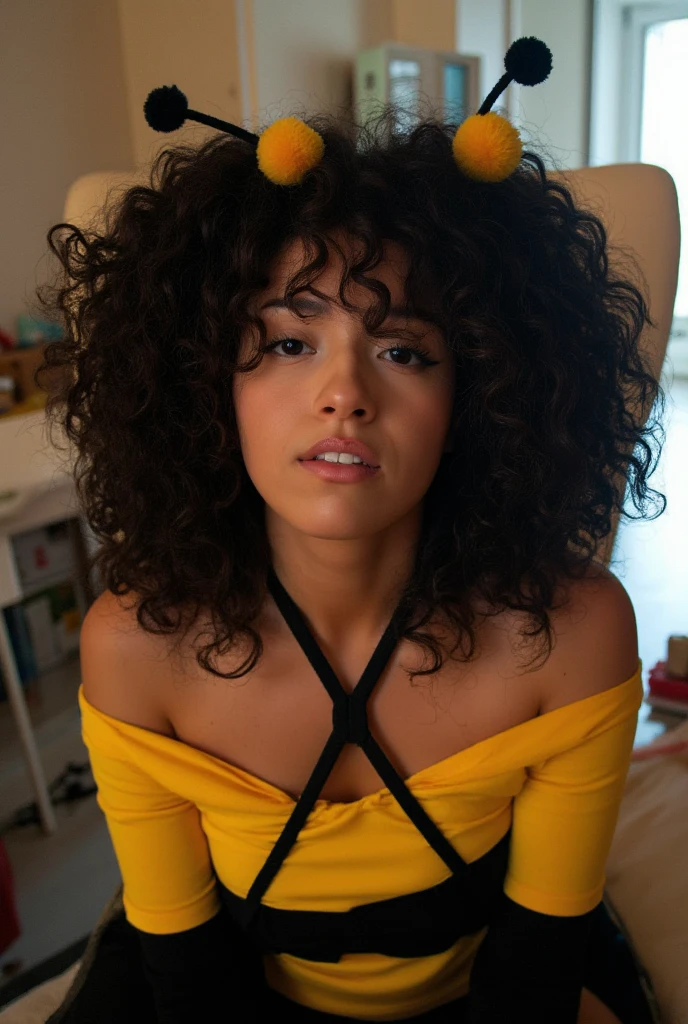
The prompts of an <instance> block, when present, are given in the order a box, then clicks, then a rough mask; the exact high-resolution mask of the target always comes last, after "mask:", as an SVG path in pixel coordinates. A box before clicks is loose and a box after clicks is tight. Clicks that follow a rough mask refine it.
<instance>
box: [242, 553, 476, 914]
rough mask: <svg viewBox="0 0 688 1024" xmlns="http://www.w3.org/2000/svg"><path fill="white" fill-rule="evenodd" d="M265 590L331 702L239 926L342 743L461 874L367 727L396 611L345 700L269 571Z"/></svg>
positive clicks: (460, 864)
mask: <svg viewBox="0 0 688 1024" xmlns="http://www.w3.org/2000/svg"><path fill="white" fill-rule="evenodd" d="M268 586H269V589H270V593H271V594H272V596H273V598H274V600H275V603H276V604H277V607H278V608H279V610H280V612H281V613H282V615H283V617H284V619H285V622H286V623H287V625H288V626H289V628H290V629H291V631H292V632H293V634H294V636H295V637H296V640H297V641H298V643H299V644H300V646H301V648H302V650H303V652H304V654H305V655H306V657H307V658H308V660H309V662H310V663H311V665H312V666H313V668H314V670H315V672H316V673H317V675H318V677H319V678H320V681H321V682H322V684H323V686H324V687H325V689H326V690H327V692H328V693H329V695H330V697H331V698H332V702H333V708H332V732H331V734H330V736H329V739H328V740H327V743H326V744H325V747H324V749H323V752H322V754H321V755H320V757H319V758H318V761H317V764H316V766H315V768H314V769H313V772H312V774H311V776H310V778H309V780H308V782H307V783H306V785H305V787H304V790H303V792H302V794H301V796H300V797H299V799H298V801H297V803H296V806H295V807H294V810H293V811H292V813H291V815H290V817H289V820H288V821H287V823H286V825H285V827H284V829H283V831H282V834H281V835H280V837H279V839H278V840H277V842H276V843H275V845H274V847H273V849H272V851H271V852H270V855H269V856H268V858H267V860H266V862H265V864H264V865H263V867H262V868H261V870H260V871H259V873H258V875H257V876H256V878H255V880H254V882H253V885H252V886H251V888H250V890H249V892H248V894H247V896H246V900H245V906H244V911H243V914H242V917H243V918H244V920H245V923H246V924H247V925H249V924H250V923H251V921H252V920H253V918H254V916H255V914H256V912H257V910H258V908H259V906H260V901H261V899H262V897H263V896H264V894H265V893H266V891H267V890H268V888H269V886H270V884H271V882H272V880H273V879H274V877H275V875H276V874H277V872H278V870H279V868H280V866H281V865H282V863H283V861H284V859H285V857H286V856H287V854H288V853H289V851H290V849H291V848H292V846H293V845H294V843H295V842H296V840H297V838H298V834H299V832H300V831H301V829H302V827H303V825H304V823H305V822H306V820H307V818H308V815H309V814H310V812H311V810H312V808H313V805H314V804H315V801H316V800H317V799H318V795H319V793H320V791H321V790H322V787H323V786H324V784H325V782H326V780H327V778H328V776H329V774H330V772H331V771H332V768H333V767H334V764H335V762H336V760H337V758H338V756H339V754H340V752H341V750H342V748H343V747H344V744H345V743H356V744H357V745H358V746H359V747H360V748H361V749H362V750H363V751H364V753H365V754H366V756H367V757H368V760H369V761H370V762H371V764H372V765H373V767H374V768H375V770H376V771H377V773H378V774H379V776H380V777H381V778H382V780H383V781H384V783H385V785H386V786H387V788H388V789H389V790H390V792H391V793H392V794H393V795H394V797H395V798H396V799H397V801H398V802H399V804H400V805H401V807H402V809H403V810H404V811H405V812H406V814H407V815H408V817H409V818H410V819H411V821H412V822H413V824H414V825H415V826H416V828H417V829H418V830H419V831H420V832H421V834H422V835H423V837H424V838H425V839H426V840H427V842H428V843H429V844H430V846H431V847H432V848H433V850H435V852H436V853H437V855H438V856H439V857H440V858H441V859H442V860H443V861H444V863H445V864H446V865H447V866H448V867H449V868H450V870H451V871H452V872H453V873H454V874H455V875H461V874H464V873H467V869H468V865H467V864H466V862H465V861H464V860H463V858H462V857H460V856H459V854H458V853H457V852H456V850H455V849H454V847H453V846H452V845H451V843H450V842H449V840H448V839H447V838H446V837H445V836H444V835H443V834H442V832H441V831H440V829H439V828H438V827H437V825H436V824H435V822H434V821H433V820H432V818H430V817H429V815H428V814H427V813H426V811H425V810H424V809H423V807H422V806H421V804H420V803H419V802H418V800H416V798H415V797H414V795H413V793H411V791H410V790H409V789H408V788H407V786H406V785H405V783H404V781H403V779H402V778H401V777H400V776H399V774H398V773H397V771H396V769H395V768H394V766H393V765H392V763H391V762H390V761H389V759H388V758H387V756H386V755H385V753H384V751H383V750H382V749H381V748H380V746H379V745H378V743H377V742H376V741H375V739H374V738H373V736H372V735H371V733H370V729H369V727H368V716H367V711H366V702H367V700H368V697H369V696H370V694H371V693H372V690H373V687H374V686H375V684H376V683H377V681H378V679H379V678H380V675H381V674H382V671H383V669H384V667H385V665H386V664H387V663H388V661H389V659H390V657H391V655H392V652H393V651H394V648H395V647H396V645H397V642H398V639H399V636H400V633H401V627H402V622H401V608H400V606H399V607H397V609H396V610H395V612H394V614H393V615H392V618H391V620H390V622H389V625H388V626H387V628H386V630H385V632H384V633H383V635H382V638H381V639H380V642H379V643H378V645H377V647H376V648H375V650H374V652H373V654H372V657H371V658H370V661H369V662H368V664H367V666H366V668H365V670H364V672H363V675H362V676H361V678H360V680H359V682H358V684H357V685H356V687H355V688H354V690H353V691H352V692H351V693H350V694H348V693H347V692H346V690H345V689H344V688H343V686H342V684H341V683H340V681H339V679H338V678H337V676H336V675H335V673H334V671H333V670H332V667H331V665H330V664H329V662H328V661H327V659H326V657H325V655H324V654H323V653H322V651H321V649H320V647H319V646H318V644H317V643H316V641H315V639H314V637H313V635H312V634H311V632H310V630H309V629H308V626H307V625H306V622H305V620H304V618H303V615H302V614H301V612H300V610H299V608H298V607H297V605H296V604H295V603H294V601H293V600H292V598H291V597H290V596H289V594H288V593H287V591H286V590H285V589H284V587H283V586H282V584H281V583H280V581H279V579H278V578H277V575H276V574H275V572H274V570H273V569H272V568H270V570H269V575H268Z"/></svg>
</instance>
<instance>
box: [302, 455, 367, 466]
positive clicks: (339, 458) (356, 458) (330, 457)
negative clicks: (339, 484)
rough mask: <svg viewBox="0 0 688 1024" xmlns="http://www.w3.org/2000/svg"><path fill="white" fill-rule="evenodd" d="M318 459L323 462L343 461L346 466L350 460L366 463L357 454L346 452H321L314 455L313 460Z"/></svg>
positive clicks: (349, 463)
mask: <svg viewBox="0 0 688 1024" xmlns="http://www.w3.org/2000/svg"><path fill="white" fill-rule="evenodd" d="M318 459H320V460H322V461H324V462H343V463H345V464H346V465H347V466H350V465H351V463H352V462H353V463H360V464H362V465H364V466H367V465H368V463H367V462H363V459H361V458H359V456H358V455H350V454H349V453H348V452H323V453H322V455H316V456H315V458H314V459H313V461H314V462H316V461H317V460H318Z"/></svg>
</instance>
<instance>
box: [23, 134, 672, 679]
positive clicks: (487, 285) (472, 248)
mask: <svg viewBox="0 0 688 1024" xmlns="http://www.w3.org/2000/svg"><path fill="white" fill-rule="evenodd" d="M305 120H307V123H309V124H310V125H311V126H312V127H313V128H315V129H316V130H317V131H319V132H320V133H321V135H322V136H323V138H324V140H325V155H324V158H323V160H322V162H321V163H320V164H319V166H318V167H316V168H315V169H314V170H312V171H311V172H309V173H308V175H307V176H306V178H305V179H304V181H303V183H302V184H301V185H300V186H298V187H294V188H284V187H281V186H278V185H274V184H271V183H270V182H269V181H268V180H267V179H266V178H265V177H264V176H263V174H262V173H261V172H260V171H259V169H258V167H257V164H256V152H255V148H254V147H252V146H251V145H250V144H249V143H244V142H241V141H239V140H237V139H234V138H232V137H230V136H227V135H224V134H222V135H218V136H216V137H213V138H212V139H210V140H209V141H207V142H205V143H203V144H201V145H200V146H197V147H192V146H188V145H178V146H175V147H169V148H166V149H164V150H163V151H162V152H161V153H160V154H159V156H158V157H157V159H156V160H155V162H154V164H153V167H152V170H151V174H150V179H149V183H148V184H146V185H145V186H144V185H141V186H135V187H131V188H129V189H128V190H127V191H126V192H125V193H124V194H123V195H121V196H120V197H118V199H117V201H116V202H114V203H110V204H109V205H108V207H107V209H106V211H105V221H104V226H103V227H102V228H99V229H93V230H90V231H88V232H87V231H82V230H80V229H79V228H78V227H75V226H74V225H70V224H57V225H55V226H54V227H53V228H51V230H50V232H49V233H48V244H49V247H50V249H51V251H52V252H53V253H54V254H55V256H56V257H57V258H58V260H59V263H60V268H59V277H58V279H57V280H54V281H52V282H51V283H50V284H49V285H48V286H47V287H45V288H43V289H39V293H38V299H39V304H40V306H41V308H42V309H43V310H44V311H47V312H48V313H49V314H50V315H52V316H54V315H55V314H57V315H58V318H59V319H60V320H61V321H62V322H63V323H64V326H65V335H64V338H63V339H62V340H60V341H54V342H52V343H51V344H49V345H48V346H47V348H46V351H45V360H44V362H43V364H42V365H41V366H40V367H39V369H38V370H37V372H36V381H37V382H40V381H42V380H43V378H44V376H45V379H46V380H48V381H49V386H48V387H46V388H45V390H46V391H48V398H47V406H46V417H47V421H48V424H49V426H50V428H51V435H52V427H53V425H54V424H56V423H59V425H60V427H61V428H62V429H63V430H64V431H65V433H66V435H67V437H68V438H69V440H70V441H71V442H72V444H73V445H74V446H75V448H76V453H77V460H76V463H75V465H74V469H73V473H74V478H75V483H76V486H77V491H78V494H79V498H80V502H81V504H82V508H83V510H84V514H85V516H86V518H87V521H88V523H89V525H90V527H91V529H92V530H93V532H94V534H95V537H96V538H97V540H98V542H99V549H98V550H97V552H96V554H95V555H93V556H92V558H91V562H90V565H91V567H93V565H96V566H97V568H98V571H99V574H100V577H101V580H102V582H103V584H104V586H105V587H106V588H108V589H109V590H111V591H112V592H114V593H115V594H119V595H125V594H128V593H130V592H133V593H134V594H135V596H136V602H135V607H136V615H137V620H138V622H139V625H140V626H141V627H142V628H143V629H145V630H147V631H148V632H150V633H155V634H158V635H163V634H166V635H170V636H172V637H173V638H174V637H177V638H178V643H181V639H182V638H183V636H186V634H187V633H188V630H189V629H190V628H191V626H192V625H193V624H194V623H197V621H198V616H199V613H200V612H201V610H203V611H204V612H208V614H209V621H210V623H211V629H210V633H209V634H205V635H206V637H208V636H209V640H208V642H207V643H206V644H205V645H201V646H200V647H199V648H198V649H197V651H196V658H197V661H198V663H199V665H201V666H202V667H203V668H204V669H206V670H207V671H209V672H212V673H213V674H215V675H218V676H221V677H222V678H226V679H235V678H238V677H239V676H242V675H244V674H246V673H247V672H248V671H250V670H251V669H252V668H253V667H254V666H255V664H256V662H257V660H258V659H259V657H260V655H261V654H262V651H263V645H262V641H261V637H260V635H259V634H258V632H257V630H256V629H255V622H256V618H257V616H258V613H259V612H260V610H261V608H262V606H263V603H264V600H265V596H266V587H267V570H268V566H269V563H270V551H269V546H268V543H267V538H266V533H265V525H264V514H263V500H262V498H261V497H260V496H259V494H258V492H257V491H256V489H255V487H254V486H253V484H252V482H251V480H250V478H249V477H248V474H247V472H246V469H245V467H244V463H243V460H242V456H241V449H240V446H239V440H238V432H237V422H236V418H235V411H234V408H233V405H232V397H231V396H232V388H231V386H230V385H231V378H232V375H233V374H235V373H240V372H245V371H246V370H249V369H252V368H254V367H255V366H257V365H258V363H259V361H260V359H261V358H262V349H261V350H260V351H258V352H257V353H256V354H255V355H254V356H253V357H252V359H251V361H250V362H248V363H247V362H244V363H241V362H240V360H239V344H240V339H241V337H242V333H243V332H244V331H245V329H246V328H247V327H249V326H250V325H252V324H257V326H258V327H259V329H260V330H261V337H262V338H263V339H264V338H265V334H264V328H263V327H262V324H260V323H259V322H257V321H256V320H255V319H253V318H252V315H251V311H250V300H251V298H252V297H253V296H254V295H255V294H256V292H257V291H258V290H259V289H262V288H264V287H265V286H266V284H267V283H268V271H269V269H270V268H271V266H272V265H273V264H274V260H275V258H276V257H277V256H278V255H279V254H280V252H282V251H283V249H284V247H285V246H286V245H287V244H288V243H290V242H291V241H294V240H295V239H301V240H303V241H304V242H305V244H306V251H307V252H308V253H310V257H309V262H308V263H307V265H306V266H304V267H302V268H301V271H300V273H298V274H297V275H295V277H294V278H293V279H292V281H291V284H290V287H289V289H288V296H290V297H293V295H294V292H295V290H296V288H302V287H303V286H304V285H305V284H306V283H308V282H309V281H311V280H313V279H314V278H315V277H316V276H317V274H318V272H319V271H320V270H321V269H322V268H323V267H324V266H325V264H326V263H327V260H328V254H329V252H330V251H331V246H332V244H333V236H334V235H335V234H339V235H341V233H342V232H344V233H345V235H346V236H347V237H349V238H351V239H352V240H355V241H356V243H357V244H356V246H354V247H353V248H354V249H355V252H356V256H355V259H354V258H352V260H350V262H349V264H347V266H346V267H345V270H344V273H343V277H342V284H341V288H340V297H341V298H342V300H343V301H346V283H347V281H349V280H353V281H356V282H359V283H363V284H364V285H365V286H366V287H368V288H370V289H371V291H372V293H373V295H372V297H373V303H372V305H371V307H370V309H369V311H368V312H367V314H366V326H367V328H368V330H369V331H370V332H372V333H375V332H376V331H378V330H380V329H381V324H382V322H383V320H384V318H385V316H386V313H387V310H388V308H389V293H388V291H387V289H386V288H385V287H384V285H382V284H381V283H380V282H379V281H376V280H375V278H374V276H371V272H373V271H374V269H375V266H376V265H377V264H378V263H379V262H380V260H381V259H382V258H383V244H384V243H385V241H386V240H391V241H394V242H396V243H398V244H399V245H400V246H402V248H403V249H404V251H405V252H406V253H407V254H408V255H409V257H410V261H409V264H410V270H409V275H408V279H407V282H406V288H407V293H408V298H409V301H410V303H411V305H412V307H413V308H414V309H415V310H416V311H418V312H419V313H420V314H421V315H422V316H423V317H424V318H425V319H430V320H432V321H433V322H435V323H437V324H439V325H440V326H441V328H442V331H443V332H444V337H445V339H446V343H447V345H448V346H450V347H451V349H452V350H453V353H454V357H455V366H456V386H455V401H454V420H453V422H454V444H453V451H452V452H451V453H450V454H448V455H445V456H443V458H442V461H441V464H440V466H439V468H438V471H437V473H436V476H435V478H434V480H433V482H432V484H431V486H430V488H429V490H428V492H427V495H426V498H425V501H424V507H423V518H422V527H421V536H420V538H419V543H418V546H417V552H416V554H415V561H414V566H413V570H412V573H411V576H410V578H409V579H408V581H407V584H406V587H405V590H404V592H403V594H402V598H401V599H402V602H403V603H404V607H405V608H406V609H407V611H408V617H407V619H406V628H405V630H404V632H403V634H402V635H403V636H404V637H406V638H407V639H408V640H411V641H413V642H415V643H417V644H420V645H421V646H422V647H424V648H425V649H427V650H428V651H429V652H430V653H431V654H432V656H433V662H432V664H431V666H430V667H429V668H425V669H424V670H423V671H422V672H416V673H412V676H413V675H429V674H432V673H434V672H436V671H437V670H438V669H439V668H440V667H441V665H442V664H443V654H444V653H445V652H444V651H443V649H442V648H441V647H440V645H439V644H438V641H437V639H436V637H434V636H433V635H432V634H431V633H430V632H427V631H426V632H424V631H423V627H424V626H425V625H427V623H428V622H429V621H430V619H431V616H433V614H434V613H435V612H437V611H441V612H443V613H444V615H445V617H446V620H447V621H448V622H449V623H450V624H451V627H452V631H453V632H455V638H456V644H455V646H454V647H453V648H452V650H451V652H450V653H451V654H452V655H453V654H454V652H455V651H456V650H457V649H458V648H461V651H462V654H463V655H464V658H463V659H462V658H461V657H460V656H459V660H466V661H469V660H471V659H472V658H473V656H474V653H475V633H474V628H473V627H474V624H475V621H476V614H477V613H476V600H479V601H480V602H481V603H482V605H483V607H485V606H487V607H489V608H490V609H493V610H494V614H497V613H498V612H500V611H503V610H505V609H507V608H508V609H513V610H515V611H518V612H521V613H526V616H527V618H528V620H529V622H530V624H531V625H532V626H533V628H532V629H530V630H528V629H525V630H524V632H523V634H522V636H523V637H524V638H525V637H528V638H535V637H538V636H540V635H541V634H543V633H544V634H545V639H546V645H547V655H546V658H547V657H549V654H550V653H551V650H552V628H551V623H550V618H549V615H548V611H549V610H552V609H553V608H554V607H556V604H555V600H556V595H557V593H558V591H559V584H560V583H561V581H565V580H573V579H580V578H582V577H583V576H584V575H586V571H587V569H588V567H589V566H590V564H591V562H592V561H593V560H594V558H595V555H596V553H597V551H598V549H599V544H600V542H601V541H603V540H604V538H605V537H607V536H608V535H609V534H610V532H611V530H612V514H613V512H614V511H615V510H616V511H618V512H620V513H621V514H623V515H626V516H627V517H628V518H641V517H640V516H636V517H634V516H630V515H629V514H628V513H627V512H625V510H624V509H623V505H624V498H625V492H626V489H627V488H628V491H629V494H630V496H631V498H632V500H633V504H634V506H635V508H636V509H637V510H639V511H642V510H643V504H644V502H645V501H646V500H647V497H648V492H649V493H651V494H653V495H657V496H658V497H660V498H661V499H662V501H663V505H662V507H661V509H660V511H659V512H657V513H656V516H657V515H660V514H661V513H662V512H663V511H664V508H665V506H666V499H665V497H664V495H662V494H661V493H660V492H657V491H653V490H652V489H649V488H648V486H647V482H646V481H647V477H648V476H649V475H650V474H651V472H652V471H653V470H654V467H653V466H652V449H651V447H650V445H649V444H648V440H647V439H650V440H653V439H656V438H655V432H660V433H661V432H662V427H661V411H662V410H663V406H664V398H665V396H664V392H663V391H662V389H661V387H660V386H659V384H658V382H657V381H656V380H655V379H654V377H653V376H652V375H651V373H650V372H648V365H647V364H646V363H645V362H644V359H643V357H642V353H641V352H640V350H639V345H638V342H639V337H640V334H641V331H642V330H643V328H644V326H645V324H646V323H649V324H651V323H652V321H651V320H650V318H649V314H648V309H647V306H646V303H645V300H644V298H643V296H642V294H641V292H640V291H639V290H638V289H637V288H636V287H635V285H634V284H633V283H632V282H631V280H630V279H628V278H624V277H623V276H617V275H618V273H619V264H615V266H616V267H617V269H616V271H615V272H613V271H612V269H611V267H610V263H609V260H608V251H607V237H606V233H605V228H604V226H603V224H602V223H601V221H600V220H599V219H598V218H597V217H596V216H595V215H593V213H591V212H589V211H586V210H585V209H581V208H580V207H579V206H577V205H576V204H575V202H574V200H573V198H572V195H571V193H570V192H569V191H568V190H567V188H566V187H565V186H564V185H563V184H562V183H561V182H557V181H555V180H553V179H552V178H551V177H548V175H547V172H546V170H545V165H544V162H543V160H542V158H541V157H540V156H538V155H537V154H535V153H532V152H526V153H524V154H523V157H522V160H521V163H520V165H519V167H518V168H517V170H516V171H515V172H514V173H513V174H512V175H511V176H510V177H509V178H507V179H506V180H505V181H502V182H500V183H480V182H476V181H472V180H469V179H468V178H467V177H465V176H464V175H463V174H462V173H461V172H460V171H459V170H458V168H457V166H456V164H455V162H454V159H453V156H452V150H451V140H452V136H453V133H454V131H455V127H456V126H455V125H446V124H443V123H440V122H437V121H433V120H431V119H430V120H426V121H424V122H423V123H422V124H420V125H418V126H417V127H415V128H414V129H413V130H407V131H402V130H399V129H397V128H395V127H394V118H393V117H390V116H388V115H387V116H383V117H381V118H380V119H379V120H378V121H377V122H376V123H375V124H373V125H368V126H367V127H365V128H355V129H353V128H352V126H350V125H345V124H343V123H341V122H339V121H336V120H334V119H331V118H326V117H318V118H306V119H305ZM56 371H58V372H56ZM39 386H41V387H43V384H42V383H39ZM657 406H658V407H659V410H660V416H659V417H655V419H654V421H652V420H651V419H650V418H649V417H648V415H647V414H648V411H649V410H652V408H653V407H657ZM634 409H635V410H637V411H636V412H633V410H634ZM644 424H645V425H644ZM653 431H654V432H653ZM53 443H54V442H53ZM56 447H59V446H56ZM660 447H661V446H660ZM658 458H659V454H658V455H657V459H658ZM656 516H654V517H653V518H656ZM182 627H183V630H182ZM202 635H204V634H202V633H201V632H199V633H198V634H197V635H196V638H195V639H197V640H198V639H199V638H200V637H201V636H202ZM242 640H243V641H246V640H249V641H250V642H251V648H250V653H249V655H248V656H247V657H246V658H245V659H244V660H243V661H242V662H241V664H240V665H238V667H237V668H236V669H235V670H234V671H231V672H226V673H222V672H220V671H219V669H217V668H216V667H214V666H212V665H211V663H210V659H211V656H212V655H213V652H217V654H218V655H224V654H225V653H227V652H228V651H229V650H231V649H232V648H233V647H234V645H235V644H236V643H237V642H238V641H242ZM465 641H468V648H467V651H466V650H464V643H465ZM545 660H546V659H545ZM531 664H532V663H531Z"/></svg>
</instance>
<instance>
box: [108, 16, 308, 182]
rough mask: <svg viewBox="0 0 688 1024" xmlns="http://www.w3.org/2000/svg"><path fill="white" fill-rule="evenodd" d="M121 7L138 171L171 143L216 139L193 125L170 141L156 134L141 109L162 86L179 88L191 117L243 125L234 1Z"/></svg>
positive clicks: (130, 121)
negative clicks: (197, 115) (209, 117)
mask: <svg viewBox="0 0 688 1024" xmlns="http://www.w3.org/2000/svg"><path fill="white" fill-rule="evenodd" d="M117 6H118V9H119V17H120V24H121V33H122V52H123V62H124V76H125V80H126V97H127V105H128V111H129V123H130V126H131V133H132V141H133V148H134V159H135V163H136V166H137V167H138V166H140V165H145V164H147V163H150V161H151V159H152V158H153V156H154V154H155V153H156V152H158V151H159V150H160V149H162V148H164V147H165V146H166V145H168V144H169V143H170V142H171V143H172V144H179V143H183V142H185V141H188V142H189V143H190V144H191V145H196V144H198V143H199V142H201V141H202V140H203V139H204V138H207V137H208V136H209V135H213V134H215V132H214V130H213V129H209V128H207V127H205V126H204V125H201V124H196V123H194V122H193V121H189V122H187V123H186V124H185V125H184V126H183V128H181V129H180V130H179V131H178V132H172V133H171V134H170V135H163V134H161V133H159V132H155V131H153V129H152V128H150V127H149V125H148V124H147V123H146V120H145V118H144V116H143V104H144V103H145V101H146V97H147V96H148V93H149V92H150V91H151V90H152V89H156V88H157V87H158V86H160V85H177V86H178V87H179V88H180V89H181V90H182V92H183V93H184V94H185V95H186V98H187V99H188V101H189V106H190V107H191V109H192V110H200V111H202V112H203V113H204V114H210V115H212V116H213V117H219V118H221V119H223V120H227V121H232V122H233V123H236V122H237V121H239V122H240V121H241V96H240V91H239V90H240V84H239V65H238V57H237V39H236V24H235V12H234V4H233V3H232V0H202V3H199V2H198V0H144V2H142V0H118V4H117ZM283 6H285V7H288V6H289V4H288V3H285V4H284V5H283Z"/></svg>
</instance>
